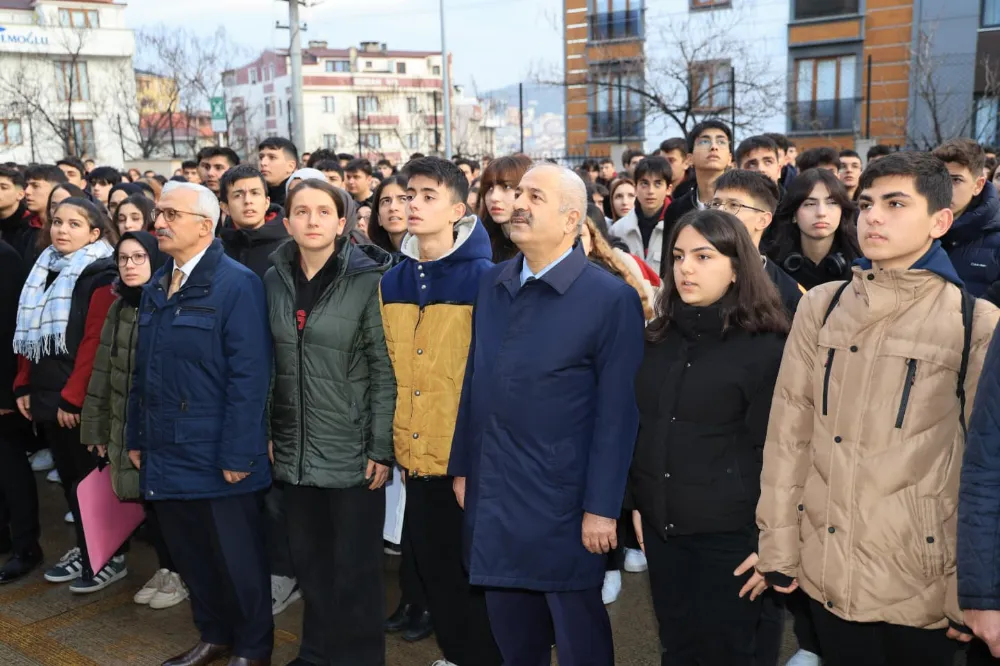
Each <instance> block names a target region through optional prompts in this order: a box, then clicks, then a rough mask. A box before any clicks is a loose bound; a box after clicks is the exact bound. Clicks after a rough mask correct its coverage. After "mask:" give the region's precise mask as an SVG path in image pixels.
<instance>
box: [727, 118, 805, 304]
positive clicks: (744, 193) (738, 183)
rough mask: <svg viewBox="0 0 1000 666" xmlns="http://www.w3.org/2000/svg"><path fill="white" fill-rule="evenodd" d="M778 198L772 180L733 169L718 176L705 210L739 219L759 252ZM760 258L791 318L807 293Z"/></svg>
mask: <svg viewBox="0 0 1000 666" xmlns="http://www.w3.org/2000/svg"><path fill="white" fill-rule="evenodd" d="M765 138H766V137H765ZM768 141H770V139H768ZM741 145H742V144H741ZM772 145H773V142H772ZM779 198H780V191H779V189H778V183H777V182H776V181H775V180H774V179H773V178H770V177H768V176H766V175H765V174H763V173H762V172H760V171H750V170H746V169H732V170H730V171H727V172H726V173H724V174H722V175H721V176H719V179H718V180H717V181H715V196H714V197H712V201H711V202H710V203H709V204H708V206H709V208H717V209H721V210H724V211H726V212H727V213H732V214H733V215H735V216H736V217H738V218H739V220H740V222H742V223H743V226H745V227H746V228H747V232H748V233H749V234H750V238H751V240H753V244H754V247H756V248H758V250H759V249H760V241H761V239H762V238H763V237H764V232H765V231H766V230H767V228H768V227H769V226H771V221H772V220H773V219H774V211H776V210H777V209H778V200H779ZM760 258H761V261H763V262H764V271H765V272H766V273H767V275H768V277H770V278H771V281H772V282H774V286H775V287H776V288H777V289H778V294H779V295H780V296H781V302H782V303H784V304H785V310H787V311H788V316H789V317H794V316H795V310H796V308H798V306H799V300H800V299H801V298H802V294H804V293H806V290H805V289H803V288H802V286H801V285H799V283H798V282H796V281H795V280H794V279H793V278H792V276H790V275H789V274H788V273H786V272H785V271H784V270H783V269H782V268H781V267H780V266H778V265H777V264H776V263H774V262H773V261H768V260H767V257H766V256H764V254H763V253H761V255H760Z"/></svg>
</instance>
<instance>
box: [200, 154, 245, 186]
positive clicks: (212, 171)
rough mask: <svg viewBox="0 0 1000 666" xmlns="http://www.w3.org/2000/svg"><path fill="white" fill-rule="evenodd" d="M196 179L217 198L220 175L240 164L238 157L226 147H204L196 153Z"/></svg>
mask: <svg viewBox="0 0 1000 666" xmlns="http://www.w3.org/2000/svg"><path fill="white" fill-rule="evenodd" d="M196 159H197V161H198V178H200V179H201V184H202V185H204V186H205V187H207V188H208V189H210V190H211V191H212V194H214V195H215V196H219V181H221V180H222V175H223V174H224V173H226V172H227V171H229V170H230V169H232V168H233V167H234V166H236V165H237V164H239V163H240V156H239V155H237V154H236V151H235V150H233V149H232V148H229V147H227V146H205V147H204V148H202V149H201V150H199V151H198V157H197V158H196Z"/></svg>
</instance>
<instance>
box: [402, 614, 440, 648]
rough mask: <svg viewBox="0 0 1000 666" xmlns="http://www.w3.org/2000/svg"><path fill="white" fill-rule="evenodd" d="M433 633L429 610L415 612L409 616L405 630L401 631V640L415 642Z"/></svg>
mask: <svg viewBox="0 0 1000 666" xmlns="http://www.w3.org/2000/svg"><path fill="white" fill-rule="evenodd" d="M433 633H434V627H433V626H431V614H430V612H429V611H423V612H422V613H416V614H414V615H412V616H410V623H409V624H407V625H406V630H405V631H404V632H403V640H404V641H406V642H407V643H416V642H417V641H422V640H424V639H425V638H427V637H429V636H430V635H431V634H433Z"/></svg>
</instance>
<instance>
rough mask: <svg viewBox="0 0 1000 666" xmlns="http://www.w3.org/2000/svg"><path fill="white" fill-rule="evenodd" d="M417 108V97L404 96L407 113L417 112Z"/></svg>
mask: <svg viewBox="0 0 1000 666" xmlns="http://www.w3.org/2000/svg"><path fill="white" fill-rule="evenodd" d="M418 110H419V109H418V108H417V98H416V97H407V98H406V112H407V113H417V112H418Z"/></svg>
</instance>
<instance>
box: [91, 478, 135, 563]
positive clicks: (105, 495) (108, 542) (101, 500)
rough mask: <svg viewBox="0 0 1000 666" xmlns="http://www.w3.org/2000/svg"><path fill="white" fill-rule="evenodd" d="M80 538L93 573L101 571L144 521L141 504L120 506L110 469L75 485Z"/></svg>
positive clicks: (121, 503) (123, 503)
mask: <svg viewBox="0 0 1000 666" xmlns="http://www.w3.org/2000/svg"><path fill="white" fill-rule="evenodd" d="M76 498H77V501H78V502H79V503H80V518H81V520H82V522H83V534H84V537H85V538H86V540H87V554H88V555H89V556H90V567H91V569H93V570H94V572H95V573H96V572H98V571H100V570H101V567H103V566H104V565H105V564H107V563H108V561H109V560H110V559H111V558H112V556H114V554H115V552H116V551H117V550H118V549H119V548H120V547H121V545H122V544H123V543H125V540H126V539H128V538H129V536H131V534H132V532H134V531H135V528H137V527H138V526H139V524H140V523H142V521H143V519H144V518H145V511H144V510H143V507H142V503H141V502H122V501H121V500H119V499H118V496H117V495H115V491H114V490H113V489H112V487H111V465H105V466H104V469H95V470H94V471H93V472H91V473H90V474H88V475H87V478H85V479H84V480H83V481H81V482H80V483H79V485H77V488H76Z"/></svg>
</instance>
